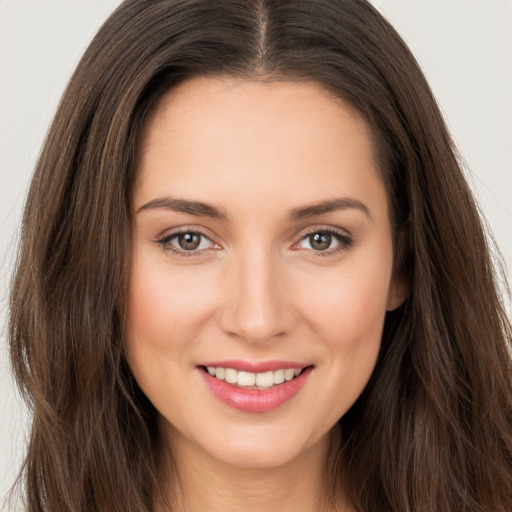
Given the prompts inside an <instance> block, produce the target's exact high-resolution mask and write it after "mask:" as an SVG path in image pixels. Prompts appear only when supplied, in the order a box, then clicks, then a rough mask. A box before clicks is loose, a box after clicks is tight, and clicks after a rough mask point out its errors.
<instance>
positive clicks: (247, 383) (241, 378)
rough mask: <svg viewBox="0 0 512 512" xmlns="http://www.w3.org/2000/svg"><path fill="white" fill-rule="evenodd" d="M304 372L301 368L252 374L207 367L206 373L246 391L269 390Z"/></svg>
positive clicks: (230, 369)
mask: <svg viewBox="0 0 512 512" xmlns="http://www.w3.org/2000/svg"><path fill="white" fill-rule="evenodd" d="M302 370H303V369H301V368H286V369H285V368H280V369H278V370H275V371H267V372H263V373H252V372H246V371H237V370H235V369H234V368H223V367H222V366H218V367H215V366H208V367H206V371H207V372H208V373H209V374H210V375H211V376H212V377H215V378H216V379H218V380H223V381H225V382H228V383H229V384H233V385H234V386H237V387H240V388H246V389H269V388H271V387H273V386H276V385H278V384H282V383H283V382H287V381H290V380H292V379H294V378H295V377H298V376H299V375H300V374H301V372H302Z"/></svg>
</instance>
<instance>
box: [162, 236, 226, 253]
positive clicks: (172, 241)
mask: <svg viewBox="0 0 512 512" xmlns="http://www.w3.org/2000/svg"><path fill="white" fill-rule="evenodd" d="M157 243H158V244H159V245H161V246H162V247H163V248H164V249H165V250H168V251H171V252H174V253H178V254H182V255H192V254H194V253H197V252H199V251H203V250H206V249H218V248H219V246H218V245H217V244H215V243H214V242H212V241H211V240H210V239H209V238H208V237H207V236H206V235H204V234H203V233H200V232H199V231H192V230H188V231H179V232H174V233H170V234H167V235H165V236H164V237H162V238H160V239H159V240H157Z"/></svg>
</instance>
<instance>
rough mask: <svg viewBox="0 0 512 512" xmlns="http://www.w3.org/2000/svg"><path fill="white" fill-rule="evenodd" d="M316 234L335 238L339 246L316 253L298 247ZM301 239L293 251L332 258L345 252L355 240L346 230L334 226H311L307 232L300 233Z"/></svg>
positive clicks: (295, 244)
mask: <svg viewBox="0 0 512 512" xmlns="http://www.w3.org/2000/svg"><path fill="white" fill-rule="evenodd" d="M315 233H327V234H329V235H332V236H334V237H335V238H336V239H337V240H338V242H339V246H337V247H334V248H332V249H326V250H323V251H315V250H314V249H303V248H300V247H298V245H299V244H300V243H301V242H302V241H303V240H304V239H306V238H307V237H309V236H311V235H314V234H315ZM299 236H300V238H299V239H298V241H297V242H295V243H294V244H293V246H292V249H294V250H304V251H308V252H310V253H312V255H313V256H315V257H316V256H331V255H333V254H337V253H340V252H345V251H347V250H348V249H350V247H351V246H352V245H353V243H354V239H353V237H352V235H351V234H350V233H349V232H348V231H347V230H345V229H341V228H337V227H333V226H325V225H318V226H310V227H308V228H307V229H306V230H305V231H302V232H301V233H300V235H299Z"/></svg>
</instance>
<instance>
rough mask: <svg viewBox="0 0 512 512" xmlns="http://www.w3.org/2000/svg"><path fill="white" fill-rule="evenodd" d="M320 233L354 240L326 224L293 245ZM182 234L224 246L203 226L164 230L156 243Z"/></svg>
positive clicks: (306, 231) (299, 237)
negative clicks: (201, 237) (194, 235)
mask: <svg viewBox="0 0 512 512" xmlns="http://www.w3.org/2000/svg"><path fill="white" fill-rule="evenodd" d="M318 232H326V233H331V234H333V235H337V236H339V237H340V238H345V239H347V238H349V239H352V238H353V237H352V234H351V233H350V232H349V231H348V230H346V229H344V228H340V227H337V226H330V225H325V224H324V225H321V224H318V225H313V226H308V227H305V228H303V229H301V230H300V231H299V232H298V233H297V234H296V235H295V236H294V238H295V242H294V243H293V245H295V244H297V243H298V242H300V241H302V240H303V239H304V238H306V237H307V236H310V235H311V234H313V233H318ZM182 233H197V234H199V235H201V236H204V237H205V238H207V239H208V240H209V241H210V242H212V243H213V244H217V245H222V244H220V243H219V242H218V241H217V240H216V239H217V237H216V236H215V235H214V234H210V230H207V229H205V228H203V227H201V226H193V225H192V226H191V225H184V226H178V227H175V228H169V229H167V230H164V231H163V232H162V233H161V234H159V235H158V236H157V237H156V238H155V241H156V242H162V241H165V240H171V239H172V238H174V237H175V236H178V235H180V234H182Z"/></svg>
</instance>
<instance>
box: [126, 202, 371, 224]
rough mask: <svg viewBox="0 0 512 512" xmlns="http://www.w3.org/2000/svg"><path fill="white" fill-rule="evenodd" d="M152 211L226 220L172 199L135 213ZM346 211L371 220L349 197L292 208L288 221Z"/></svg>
mask: <svg viewBox="0 0 512 512" xmlns="http://www.w3.org/2000/svg"><path fill="white" fill-rule="evenodd" d="M154 209H164V210H171V211H175V212H179V213H187V214H189V215H195V216H198V217H210V218H212V219H217V220H227V218H228V216H227V214H226V213H225V212H224V211H222V210H221V209H219V208H217V207H215V206H213V205H211V204H207V203H203V202H201V201H189V200H186V199H177V198H173V197H158V198H156V199H152V200H151V201H148V202H147V203H145V204H143V205H142V206H141V207H140V208H139V209H138V210H137V211H136V213H139V212H142V211H146V210H154ZM348 209H356V210H360V211H361V212H363V213H364V214H366V215H367V216H368V217H369V218H370V219H373V216H372V214H371V211H370V209H369V208H368V207H367V206H366V205H365V204H364V203H362V202H361V201H359V200H358V199H354V198H350V197H338V198H334V199H328V200H326V201H322V202H320V203H315V204H311V205H308V206H304V207H300V208H294V209H293V210H292V211H291V212H290V215H289V217H290V219H292V220H294V221H297V220H301V219H306V218H308V217H314V216H316V215H322V214H324V213H330V212H334V211H337V210H348Z"/></svg>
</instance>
